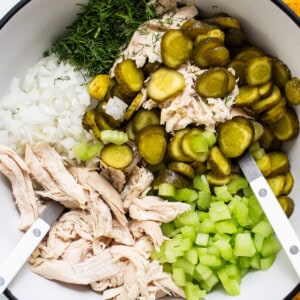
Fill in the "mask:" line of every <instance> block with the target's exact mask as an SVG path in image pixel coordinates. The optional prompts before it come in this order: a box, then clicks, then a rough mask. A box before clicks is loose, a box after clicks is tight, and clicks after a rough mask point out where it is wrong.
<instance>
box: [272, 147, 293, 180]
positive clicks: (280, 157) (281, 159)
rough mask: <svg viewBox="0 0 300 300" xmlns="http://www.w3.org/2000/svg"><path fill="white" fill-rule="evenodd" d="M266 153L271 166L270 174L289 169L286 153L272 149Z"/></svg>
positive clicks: (284, 171) (278, 173) (282, 172)
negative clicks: (272, 150)
mask: <svg viewBox="0 0 300 300" xmlns="http://www.w3.org/2000/svg"><path fill="white" fill-rule="evenodd" d="M268 155H269V157H270V159H271V166H272V169H271V173H270V176H275V175H281V174H284V173H286V172H288V171H289V170H290V162H289V158H288V156H287V154H286V153H284V152H281V151H274V152H269V153H268Z"/></svg>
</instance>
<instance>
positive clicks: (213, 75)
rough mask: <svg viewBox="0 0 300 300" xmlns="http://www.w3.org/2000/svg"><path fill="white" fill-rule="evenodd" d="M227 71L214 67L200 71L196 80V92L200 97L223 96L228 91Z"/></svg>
mask: <svg viewBox="0 0 300 300" xmlns="http://www.w3.org/2000/svg"><path fill="white" fill-rule="evenodd" d="M228 82H229V78H228V71H227V70H226V69H223V68H215V69H211V70H208V71H205V72H204V73H202V74H201V75H200V76H199V78H198V80H197V82H196V86H195V89H196V92H197V93H198V94H199V95H200V96H202V97H207V98H209V97H211V98H223V97H225V96H226V95H227V93H228Z"/></svg>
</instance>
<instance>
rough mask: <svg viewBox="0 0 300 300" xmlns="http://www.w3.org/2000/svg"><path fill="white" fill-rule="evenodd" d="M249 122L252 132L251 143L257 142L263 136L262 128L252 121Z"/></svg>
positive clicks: (259, 124)
mask: <svg viewBox="0 0 300 300" xmlns="http://www.w3.org/2000/svg"><path fill="white" fill-rule="evenodd" d="M250 122H251V124H252V127H253V130H254V136H253V142H258V141H259V140H260V138H261V137H262V136H263V134H264V126H263V125H262V124H261V123H259V122H257V121H255V120H252V119H251V120H250Z"/></svg>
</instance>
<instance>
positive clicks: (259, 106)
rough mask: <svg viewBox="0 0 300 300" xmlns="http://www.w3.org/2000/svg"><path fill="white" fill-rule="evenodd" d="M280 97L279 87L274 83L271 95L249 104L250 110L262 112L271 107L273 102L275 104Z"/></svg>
mask: <svg viewBox="0 0 300 300" xmlns="http://www.w3.org/2000/svg"><path fill="white" fill-rule="evenodd" d="M280 99H281V92H280V89H279V88H278V87H277V86H276V85H274V87H273V91H272V93H271V95H270V96H269V97H267V98H262V99H260V101H258V102H256V103H254V104H253V105H251V110H253V111H254V112H256V113H262V112H263V111H266V110H268V109H270V108H272V107H273V106H274V105H275V104H277V103H278V102H279V101H280Z"/></svg>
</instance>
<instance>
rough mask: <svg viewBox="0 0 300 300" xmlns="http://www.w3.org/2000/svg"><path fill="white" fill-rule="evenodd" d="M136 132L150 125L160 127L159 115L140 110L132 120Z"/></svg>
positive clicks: (150, 111) (151, 111)
mask: <svg viewBox="0 0 300 300" xmlns="http://www.w3.org/2000/svg"><path fill="white" fill-rule="evenodd" d="M132 121H133V129H134V132H136V133H137V132H139V131H140V130H141V129H143V128H145V127H147V126H150V125H159V115H158V114H157V113H156V112H155V111H153V110H146V109H140V110H139V111H138V112H137V113H136V114H135V116H134V117H133V119H132Z"/></svg>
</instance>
